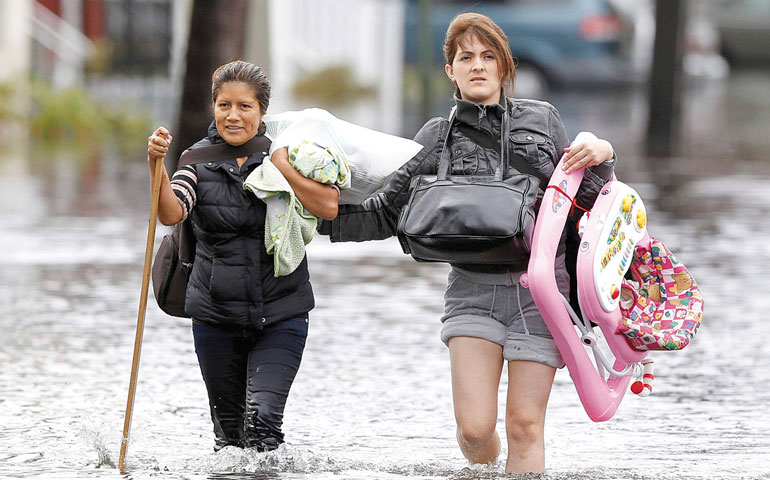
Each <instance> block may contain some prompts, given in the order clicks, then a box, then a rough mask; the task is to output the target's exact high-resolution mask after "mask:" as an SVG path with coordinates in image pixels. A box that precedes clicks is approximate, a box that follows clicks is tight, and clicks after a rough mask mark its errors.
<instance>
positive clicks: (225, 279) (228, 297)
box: [209, 258, 244, 302]
mask: <svg viewBox="0 0 770 480" xmlns="http://www.w3.org/2000/svg"><path fill="white" fill-rule="evenodd" d="M239 270H240V269H239V268H238V267H236V266H232V265H226V264H225V263H224V262H222V260H220V259H217V258H215V259H214V261H213V262H211V275H210V276H209V293H210V294H211V300H212V301H215V302H228V301H233V300H239V299H243V297H244V296H243V295H242V294H240V292H239V289H240V288H243V280H242V279H241V278H239V275H238V271H239Z"/></svg>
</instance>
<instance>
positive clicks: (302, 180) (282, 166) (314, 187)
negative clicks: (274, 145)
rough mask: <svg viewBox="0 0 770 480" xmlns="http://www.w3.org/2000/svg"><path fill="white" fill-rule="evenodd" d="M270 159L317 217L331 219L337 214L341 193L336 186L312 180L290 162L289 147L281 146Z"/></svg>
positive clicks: (298, 196) (305, 205)
mask: <svg viewBox="0 0 770 480" xmlns="http://www.w3.org/2000/svg"><path fill="white" fill-rule="evenodd" d="M270 159H271V160H272V162H273V165H275V166H276V167H277V168H278V170H280V171H281V174H283V176H284V178H286V180H287V181H288V182H289V185H291V188H292V189H293V190H294V193H295V194H296V195H297V198H298V199H299V201H300V202H302V205H304V207H305V208H306V209H308V211H309V212H310V213H312V214H313V215H315V216H316V217H320V218H324V219H326V220H331V219H333V218H334V217H336V216H337V210H338V208H337V204H338V202H339V199H340V194H339V192H338V191H337V189H336V188H334V187H331V186H329V185H324V184H322V183H318V182H316V181H315V180H311V179H309V178H307V177H306V176H304V175H302V174H301V173H299V172H298V171H297V169H296V168H294V166H292V164H291V163H289V149H288V148H286V147H284V148H279V149H278V150H276V151H275V152H273V155H272V157H270Z"/></svg>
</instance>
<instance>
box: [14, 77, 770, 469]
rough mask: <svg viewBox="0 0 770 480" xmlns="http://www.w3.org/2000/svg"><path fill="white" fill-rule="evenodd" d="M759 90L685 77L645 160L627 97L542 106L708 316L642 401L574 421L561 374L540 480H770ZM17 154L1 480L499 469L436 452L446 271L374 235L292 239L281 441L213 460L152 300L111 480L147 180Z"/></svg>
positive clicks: (192, 376) (444, 396) (766, 109)
mask: <svg viewBox="0 0 770 480" xmlns="http://www.w3.org/2000/svg"><path fill="white" fill-rule="evenodd" d="M769 78H770V75H768V74H767V73H764V74H763V73H743V74H740V75H736V76H734V77H732V78H731V79H730V80H729V81H727V82H702V83H700V84H696V85H692V86H691V87H690V89H689V90H688V94H687V98H686V101H685V111H684V117H685V122H686V124H687V125H686V127H685V128H684V134H683V144H684V147H683V149H682V152H683V153H682V154H681V155H679V156H678V157H677V158H675V159H671V160H670V161H667V162H662V163H658V164H657V166H655V165H654V164H652V163H650V162H648V161H646V160H645V159H644V157H643V156H642V155H641V154H639V151H640V148H639V147H640V141H641V137H642V135H641V132H643V130H644V123H645V97H644V94H643V92H637V93H635V94H629V93H623V92H612V91H610V92H595V93H591V92H581V93H571V94H567V93H563V94H558V95H554V96H552V97H550V100H551V101H552V102H553V103H554V104H555V105H556V106H557V107H558V108H559V109H560V111H561V112H562V116H563V118H564V121H565V123H566V124H567V127H568V131H569V133H570V134H571V135H574V134H575V133H577V131H579V130H581V129H587V130H593V131H595V132H597V133H599V134H600V135H601V136H603V137H605V138H609V139H611V140H612V141H613V143H614V145H615V146H616V149H617V151H618V153H619V157H620V161H621V163H620V165H619V167H618V175H619V177H620V178H621V179H622V180H624V181H626V182H627V183H630V184H631V185H632V186H634V187H635V188H637V190H639V192H640V193H641V194H642V196H643V198H644V199H645V201H646V203H647V205H648V208H649V218H650V229H651V231H652V232H653V233H654V234H655V235H656V236H657V237H659V238H661V239H663V240H664V241H666V243H667V244H668V246H669V247H670V248H671V249H672V250H674V251H675V252H676V253H677V255H678V257H679V258H680V260H682V261H683V262H684V263H685V264H686V265H687V266H688V267H689V268H690V269H691V271H692V272H693V274H694V275H695V277H696V278H697V280H698V282H699V283H700V285H701V288H702V291H703V294H704V297H705V299H706V316H705V321H704V325H703V327H702V329H701V331H700V332H699V334H698V336H697V337H696V338H695V340H694V342H693V344H692V345H691V346H689V347H688V348H687V349H686V350H684V351H681V352H677V353H670V354H659V355H656V356H655V357H654V358H655V359H656V384H655V391H654V393H653V395H652V396H650V397H648V398H646V399H640V398H637V397H634V396H632V395H629V396H628V398H626V399H625V400H624V401H623V403H622V404H621V406H620V409H619V410H618V412H617V414H616V415H615V417H614V418H613V419H612V420H610V421H608V422H604V423H599V424H596V423H593V422H591V421H590V420H589V419H588V417H587V416H586V414H585V413H584V411H583V409H582V407H581V406H580V403H579V401H578V398H577V395H576V394H575V390H574V387H573V386H572V383H571V381H570V378H569V375H568V374H567V372H566V371H560V372H559V373H558V374H557V378H556V383H555V385H554V389H553V392H552V395H551V402H550V405H549V409H548V419H547V424H546V447H547V459H546V460H547V466H548V474H547V478H553V479H556V478H568V479H604V478H611V479H626V478H634V479H661V478H667V479H679V478H697V479H705V478H770V433H768V431H770V418H769V417H768V416H767V415H766V410H767V408H768V406H770V391H769V390H768V389H767V384H768V383H769V382H770V346H769V345H770V344H769V342H768V339H766V338H765V336H764V335H765V334H766V333H767V326H766V325H767V323H766V312H767V311H768V310H770V295H768V289H767V286H766V285H767V283H766V278H767V270H768V267H769V266H770V262H768V253H767V252H768V248H767V243H768V242H767V239H768V238H770V222H768V221H767V218H768V216H770V158H768V155H767V154H766V152H767V151H768V150H769V148H768V147H770V137H769V136H768V135H767V125H768V123H770V99H768V96H767V95H766V93H767V85H768V79H769ZM23 145H24V142H21V147H19V146H18V145H17V146H16V147H14V146H13V145H12V146H10V147H8V148H6V149H5V150H4V151H3V152H2V153H0V155H2V160H0V251H2V252H3V255H2V256H1V257H0V331H2V333H1V334H0V338H1V339H2V341H0V478H45V479H65V478H67V479H69V478H126V479H144V478H168V479H245V478H249V479H268V478H269V479H303V480H304V479H323V478H329V479H330V478H345V479H348V478H349V479H372V478H377V479H405V478H414V479H491V478H499V477H501V476H502V472H503V470H502V466H485V467H470V466H469V465H468V464H467V462H466V461H465V460H463V458H462V456H461V454H460V451H459V449H458V448H457V446H456V443H455V439H454V419H453V415H452V405H451V392H450V384H449V361H448V356H447V351H446V349H445V347H444V346H443V344H442V343H441V341H440V340H439V337H438V331H439V322H438V318H439V316H440V313H441V311H442V294H443V288H444V284H445V281H446V273H447V267H445V266H443V265H432V264H417V263H415V262H413V261H412V260H411V259H410V258H409V257H407V256H404V255H403V254H401V253H400V249H399V247H398V244H397V242H395V241H393V240H391V241H385V242H373V243H369V244H355V245H344V246H343V245H331V244H329V243H328V241H327V240H326V239H325V238H317V239H315V240H314V241H313V243H312V244H311V245H310V246H309V256H310V268H311V275H312V281H313V285H314V288H315V291H316V296H317V305H318V306H317V308H316V309H315V310H314V311H313V313H312V317H311V331H310V337H309V340H308V345H307V350H306V354H305V358H304V360H303V364H302V367H301V369H300V373H299V375H298V378H297V381H296V383H295V386H294V389H293V391H292V394H291V396H290V399H289V403H288V406H287V411H286V420H285V431H286V432H287V436H286V438H287V442H288V443H287V445H286V446H285V447H282V448H281V449H279V450H278V451H277V452H273V453H270V454H258V453H255V452H250V451H241V450H238V449H225V450H223V451H222V452H219V453H218V454H214V453H213V452H212V449H211V447H212V434H211V425H210V421H209V418H208V407H207V401H206V395H205V390H204V386H203V382H202V381H201V378H200V373H199V370H198V366H197V362H196V359H195V354H194V352H193V347H192V340H191V333H190V328H189V322H188V321H187V320H185V319H177V318H171V317H168V316H166V315H164V314H163V313H162V312H160V310H158V308H157V307H156V306H155V305H154V303H153V301H152V299H151V300H150V305H149V308H148V312H147V327H146V330H145V342H144V350H143V355H142V364H141V370H140V375H139V380H140V381H139V387H138V392H137V401H136V404H135V409H134V420H133V428H132V434H131V443H130V447H129V457H128V467H129V471H128V472H127V473H126V474H124V475H122V474H121V473H120V472H118V470H117V469H116V468H115V464H116V463H117V457H118V451H119V445H120V435H121V431H122V425H123V410H124V407H125V400H126V389H127V384H128V378H129V371H130V365H131V351H132V348H133V338H134V328H135V322H136V312H137V306H138V297H139V286H140V283H141V270H142V262H143V258H144V243H145V235H146V227H147V211H148V208H149V207H148V204H149V201H148V193H147V191H148V188H147V183H148V181H147V168H146V165H145V163H144V162H143V160H142V159H141V158H136V159H131V160H128V161H124V160H120V159H118V157H117V154H115V153H114V152H111V151H110V150H105V151H104V152H103V153H102V154H99V155H97V156H93V157H85V158H84V157H82V156H80V155H77V154H64V153H54V154H41V153H33V151H32V150H28V149H26V148H25V147H24V146H23ZM165 231H166V230H165V229H162V228H161V229H159V232H158V238H160V236H161V235H162V234H163V233H164V232H165ZM763 332H765V333H763ZM505 388H506V385H505V375H503V384H502V385H501V392H502V391H504V390H505ZM500 398H501V401H502V400H503V399H504V396H502V395H501V397H500ZM503 411H504V410H503V408H502V403H501V408H500V412H501V414H502V412H503ZM498 431H499V432H503V431H504V430H503V420H502V418H501V419H500V421H499V423H498Z"/></svg>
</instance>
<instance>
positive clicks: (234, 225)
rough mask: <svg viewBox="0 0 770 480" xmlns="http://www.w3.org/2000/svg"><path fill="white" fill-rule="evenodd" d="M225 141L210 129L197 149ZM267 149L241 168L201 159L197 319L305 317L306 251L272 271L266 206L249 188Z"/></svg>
mask: <svg viewBox="0 0 770 480" xmlns="http://www.w3.org/2000/svg"><path fill="white" fill-rule="evenodd" d="M260 134H262V133H260ZM222 141H223V140H222V139H221V137H219V135H218V134H217V133H216V128H213V129H212V128H210V129H209V136H208V138H206V139H203V140H201V141H199V142H198V143H196V144H195V145H193V147H192V148H198V147H202V146H205V145H210V144H212V143H219V142H222ZM267 145H268V146H269V144H267ZM264 153H265V152H257V153H256V154H254V155H251V156H249V158H248V159H247V160H246V163H244V164H243V166H242V167H241V168H240V169H239V168H238V164H237V162H236V160H235V159H232V160H227V161H222V162H208V163H199V164H197V165H196V171H197V175H198V187H197V202H196V204H195V207H194V208H193V209H192V212H191V213H190V215H191V218H192V225H193V232H194V233H195V238H196V241H197V243H196V248H195V261H194V263H193V269H192V273H191V274H190V281H189V283H188V287H187V297H186V299H185V310H186V312H187V313H188V314H189V315H190V316H192V318H193V319H194V320H195V321H198V322H204V323H210V324H216V325H226V326H233V327H241V328H247V329H260V328H262V327H264V326H265V325H267V324H270V323H273V322H276V321H280V320H285V319H289V318H297V317H301V316H305V315H306V314H307V312H309V311H310V310H311V309H312V308H313V306H314V300H313V290H312V288H311V286H310V276H309V273H308V269H307V257H306V258H305V259H303V260H302V263H301V264H300V265H299V267H298V268H297V269H296V270H295V271H294V272H292V273H291V274H290V275H287V276H283V277H275V276H274V270H273V256H272V255H269V254H268V253H267V251H266V250H265V242H264V239H263V236H264V233H265V212H266V209H265V204H264V202H262V200H259V199H257V198H256V197H255V196H254V195H253V194H251V193H249V192H247V191H246V190H244V188H243V182H244V180H245V179H246V177H248V175H249V174H250V173H251V172H252V171H253V170H254V168H256V167H257V166H258V165H260V164H261V163H262V158H263V157H264Z"/></svg>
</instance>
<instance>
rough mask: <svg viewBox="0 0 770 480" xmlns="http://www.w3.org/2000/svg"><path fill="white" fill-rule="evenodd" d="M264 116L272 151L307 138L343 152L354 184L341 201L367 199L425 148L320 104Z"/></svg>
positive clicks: (352, 201) (350, 201) (341, 193)
mask: <svg viewBox="0 0 770 480" xmlns="http://www.w3.org/2000/svg"><path fill="white" fill-rule="evenodd" d="M262 120H263V121H264V122H265V125H266V126H267V132H266V133H267V136H268V137H270V139H271V140H272V142H273V143H272V145H271V147H270V154H272V153H273V152H274V151H275V150H277V149H279V148H282V147H289V149H291V148H293V147H295V146H296V145H298V144H299V143H300V142H302V141H303V140H306V141H310V142H315V143H317V144H319V145H322V146H324V147H326V148H331V149H335V150H337V151H339V152H342V154H343V155H344V156H345V158H346V160H347V162H348V165H349V166H350V171H351V186H350V188H349V189H346V190H342V191H341V192H340V201H339V203H340V204H344V203H352V204H358V203H361V202H362V201H364V200H365V199H366V198H368V197H369V196H371V195H372V194H373V193H374V192H376V191H377V190H378V189H380V188H381V187H382V186H383V184H384V183H385V179H386V178H387V176H388V175H390V174H391V173H393V172H394V171H396V170H398V168H399V167H401V166H402V165H403V164H404V163H406V162H407V161H408V160H409V159H410V158H412V157H413V156H415V155H416V154H417V152H419V151H420V150H421V149H422V145H420V144H419V143H417V142H415V141H413V140H408V139H406V138H401V137H397V136H394V135H389V134H387V133H382V132H378V131H375V130H371V129H368V128H365V127H361V126H359V125H355V124H352V123H350V122H346V121H344V120H340V119H339V118H337V117H335V116H334V115H332V114H331V113H329V112H327V111H326V110H322V109H319V108H308V109H306V110H300V111H296V112H284V113H279V114H276V115H265V116H264V117H263V118H262Z"/></svg>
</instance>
